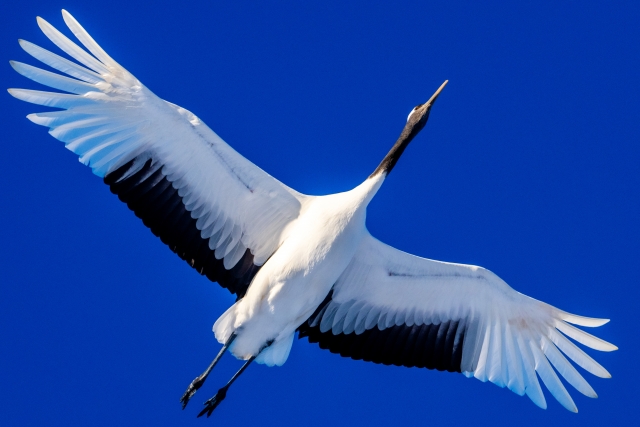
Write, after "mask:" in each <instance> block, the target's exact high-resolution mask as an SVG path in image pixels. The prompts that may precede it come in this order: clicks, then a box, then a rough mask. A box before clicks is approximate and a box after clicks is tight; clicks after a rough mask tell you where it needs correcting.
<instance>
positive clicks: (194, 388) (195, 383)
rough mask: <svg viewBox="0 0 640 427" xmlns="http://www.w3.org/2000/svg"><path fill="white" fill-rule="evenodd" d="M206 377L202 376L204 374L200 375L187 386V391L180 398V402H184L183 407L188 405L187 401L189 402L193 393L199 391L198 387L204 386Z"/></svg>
mask: <svg viewBox="0 0 640 427" xmlns="http://www.w3.org/2000/svg"><path fill="white" fill-rule="evenodd" d="M205 378H206V377H205ZM205 378H202V376H200V377H198V378H196V379H195V380H193V381H191V384H189V387H187V391H185V392H184V394H183V395H182V397H181V398H180V402H182V409H184V408H186V407H187V403H189V399H191V398H192V397H193V395H194V394H196V391H198V389H199V388H200V387H202V384H204V380H205Z"/></svg>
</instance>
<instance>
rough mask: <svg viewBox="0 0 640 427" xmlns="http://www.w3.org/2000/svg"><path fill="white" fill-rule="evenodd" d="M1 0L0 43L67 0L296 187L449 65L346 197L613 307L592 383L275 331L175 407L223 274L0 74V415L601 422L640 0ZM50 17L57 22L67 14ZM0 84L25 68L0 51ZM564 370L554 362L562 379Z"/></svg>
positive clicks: (369, 140)
mask: <svg viewBox="0 0 640 427" xmlns="http://www.w3.org/2000/svg"><path fill="white" fill-rule="evenodd" d="M344 3H345V2H314V3H313V4H312V3H311V2H304V3H303V2H278V3H277V4H270V5H266V4H263V3H261V2H243V1H236V2H204V1H202V2H194V1H182V2H167V1H158V0H156V1H154V2H137V1H127V2H124V1H119V0H114V1H111V2H109V3H108V7H107V6H105V2H91V1H75V0H73V1H72V0H65V1H64V2H57V1H32V0H25V1H22V2H9V4H5V5H3V6H2V14H0V20H1V23H2V25H0V52H1V53H2V57H3V58H4V59H5V60H6V61H8V60H9V59H16V60H22V61H25V62H29V63H34V62H35V61H33V60H31V59H30V58H29V57H28V55H27V54H26V53H24V52H22V51H21V49H20V48H19V46H18V44H17V39H18V38H24V39H27V40H29V41H32V42H34V43H36V44H40V45H42V46H43V47H45V48H51V47H52V45H51V43H50V42H49V41H48V40H47V39H46V38H45V37H44V35H42V34H41V33H40V31H39V29H38V27H37V25H36V22H35V16H36V15H41V16H42V17H44V18H45V19H47V20H49V21H50V22H51V23H52V24H54V25H55V26H57V27H58V28H59V29H61V30H62V29H63V27H64V24H63V21H62V18H61V16H60V9H61V8H66V9H67V10H69V11H70V12H71V13H72V14H74V16H75V17H76V18H77V19H78V20H79V21H80V22H81V23H82V24H83V25H84V26H85V28H86V29H87V30H88V31H89V32H90V33H91V34H92V35H93V37H94V38H95V39H96V40H97V41H98V42H99V43H100V44H101V45H102V46H103V47H104V48H105V50H106V51H107V52H109V54H110V55H111V56H113V57H114V58H115V59H116V60H117V61H118V62H119V63H121V64H123V65H124V66H125V67H126V68H127V69H128V70H129V71H131V72H132V73H133V74H134V75H135V76H136V77H138V78H139V79H140V80H141V81H142V82H143V83H144V84H145V85H147V86H148V87H149V88H150V89H151V90H153V91H154V92H155V93H156V94H157V95H159V96H160V97H162V98H164V99H167V100H169V101H171V102H174V103H176V104H179V105H181V106H183V107H185V108H187V109H189V110H191V111H193V112H194V113H195V114H197V115H198V116H199V117H200V118H201V119H202V120H203V121H205V122H206V123H207V124H208V125H209V126H210V127H211V128H212V129H214V130H215V131H216V132H217V133H218V134H219V135H220V136H221V137H222V138H223V139H225V140H226V141H227V142H228V143H229V144H231V145H232V146H233V147H234V148H236V149H237V150H238V151H239V152H240V153H242V154H243V155H245V156H246V157H248V158H249V159H250V160H251V161H253V162H254V163H256V164H257V165H258V166H260V167H262V168H263V169H265V170H266V171H268V172H269V173H270V174H272V175H274V176H275V177H277V178H278V179H280V180H281V181H283V182H285V183H286V184H288V185H290V186H291V187H293V188H295V189H297V190H299V191H301V192H305V193H309V194H325V193H331V192H336V191H343V190H347V189H350V188H352V187H353V186H355V185H357V184H358V183H360V182H361V181H362V180H364V179H365V178H366V177H367V175H368V174H369V173H371V172H372V171H373V169H374V168H375V167H376V166H377V164H378V162H379V161H380V160H381V159H382V157H383V156H384V154H385V153H386V152H387V150H388V149H389V148H390V146H391V145H392V144H393V142H394V141H395V139H396V137H397V135H398V134H399V132H400V130H401V128H402V126H403V124H404V121H405V119H406V116H407V114H408V113H409V111H410V110H411V108H412V107H413V106H414V105H416V104H419V103H422V102H424V101H425V100H426V99H427V98H428V97H429V96H430V95H431V93H433V91H434V90H435V89H436V88H437V87H438V86H439V85H440V84H441V83H442V81H444V80H445V79H449V80H450V83H449V85H448V86H447V88H446V89H445V91H444V92H443V94H442V95H441V97H440V99H439V100H438V103H437V104H436V105H435V107H434V109H433V111H432V114H431V117H430V121H429V123H428V126H427V127H426V128H425V130H424V131H423V132H422V133H421V134H420V136H419V137H418V138H416V140H414V142H413V143H412V144H411V146H410V147H409V149H408V150H407V151H406V153H405V155H404V157H403V158H402V160H401V161H400V162H399V163H398V166H397V167H396V168H395V169H394V171H393V174H391V175H390V177H389V179H388V180H387V181H386V182H385V184H384V186H383V188H382V189H381V191H380V192H379V193H378V195H377V196H376V198H375V199H374V201H373V202H372V204H371V205H370V207H369V211H368V220H367V221H368V222H367V223H368V227H369V229H370V231H371V232H372V234H373V235H375V236H376V237H378V238H380V239H381V240H383V241H385V242H387V243H389V244H391V245H393V246H395V247H397V248H400V249H402V250H405V251H408V252H411V253H415V254H417V255H421V256H425V257H429V258H434V259H441V260H447V261H455V262H463V263H470V264H477V265H482V266H484V267H487V268H489V269H491V270H492V271H494V272H495V273H497V274H498V275H500V276H501V277H502V278H503V279H504V280H505V281H507V283H509V284H510V285H511V286H512V287H514V288H515V289H517V290H518V291H520V292H523V293H525V294H528V295H530V296H532V297H534V298H537V299H541V300H543V301H546V302H548V303H551V304H553V305H555V306H558V307H559V308H562V309H565V310H567V311H570V312H574V313H577V314H582V315H587V316H594V317H606V318H611V319H612V321H611V323H609V324H608V325H606V326H604V327H601V328H599V329H597V330H596V331H595V332H596V334H597V335H599V336H601V337H602V338H604V339H606V340H608V341H611V342H613V343H615V344H616V345H618V346H619V347H620V350H619V351H617V352H613V353H599V352H590V354H592V355H593V356H594V357H595V358H596V359H597V360H598V361H599V362H601V363H602V364H603V365H604V366H605V367H606V368H607V369H608V370H609V371H610V372H611V374H612V376H613V378H612V379H609V380H603V379H599V378H596V377H593V376H591V375H590V374H588V373H585V378H587V379H588V381H589V382H590V383H591V384H592V385H593V387H594V388H595V390H596V391H597V393H598V394H599V398H598V399H596V400H591V399H589V398H586V397H584V396H582V395H580V394H579V393H578V392H576V391H575V390H571V389H570V392H571V394H572V396H573V397H574V399H575V401H576V404H577V406H578V408H579V410H580V412H579V413H578V414H577V415H576V414H572V413H569V412H568V411H566V410H564V409H563V408H562V407H561V406H560V404H558V403H557V402H556V401H555V400H553V398H552V397H551V396H550V395H549V394H548V393H546V397H547V401H548V403H549V408H548V409H547V410H546V411H543V410H541V409H539V408H537V407H536V406H535V405H533V404H532V403H531V402H530V401H529V400H528V399H527V398H526V397H518V396H516V395H515V394H513V393H511V392H509V391H507V390H504V389H500V388H498V387H496V386H494V385H492V384H483V383H481V382H479V381H477V380H471V379H466V378H464V377H463V376H462V375H459V374H458V375H456V374H449V373H441V372H433V371H428V370H420V369H415V368H414V369H407V368H397V367H385V366H378V365H373V364H368V363H364V362H355V361H352V360H349V359H342V358H340V357H339V356H336V355H333V354H330V353H328V352H325V351H322V350H320V349H319V348H318V347H317V346H315V345H310V344H308V343H307V342H306V340H304V341H302V340H301V341H296V343H295V344H294V348H293V350H292V353H291V356H290V358H289V360H288V362H287V363H286V364H285V366H283V367H281V368H266V367H264V366H257V365H256V366H252V367H250V369H249V370H248V371H247V372H246V373H245V374H244V375H243V377H242V378H241V379H240V380H239V381H238V382H237V383H236V385H234V388H232V389H231V390H230V392H229V395H228V398H227V400H226V401H225V402H224V403H223V404H222V405H221V406H220V407H219V408H218V409H217V410H216V412H215V413H214V415H213V417H214V420H213V421H212V420H209V421H204V420H202V419H199V420H198V419H196V418H195V415H196V413H197V409H198V407H199V404H200V402H201V401H204V400H205V399H206V398H208V397H210V396H211V395H212V394H213V393H214V392H215V390H217V388H218V387H219V385H222V384H223V383H224V382H226V380H227V379H228V378H229V377H230V376H231V375H232V374H233V372H235V370H236V369H237V368H238V367H239V366H240V362H238V361H236V360H234V359H233V358H231V357H230V356H227V357H226V358H225V359H223V362H222V363H221V365H219V367H217V368H216V370H215V371H214V372H213V374H212V376H211V377H210V378H209V380H208V382H207V384H206V385H205V387H204V388H203V389H201V391H200V392H198V394H197V395H196V396H195V397H194V400H193V401H192V403H191V405H190V406H189V407H188V409H187V410H186V411H181V410H180V405H179V402H178V400H179V398H180V396H181V395H182V393H183V391H184V389H185V388H186V386H187V385H188V384H189V382H190V381H191V380H192V379H193V377H194V376H195V375H197V374H199V373H200V372H201V371H202V370H203V369H204V367H205V366H206V365H207V364H208V363H209V361H210V359H211V358H212V356H213V355H214V353H215V352H217V351H218V349H219V345H218V344H217V343H216V342H215V340H214V338H213V334H212V333H211V326H212V324H213V322H214V321H215V320H216V318H217V317H218V316H219V315H220V314H221V313H222V312H223V311H224V310H225V309H226V308H227V307H228V306H229V305H230V304H232V302H233V297H232V296H231V295H230V294H229V293H228V292H227V291H225V290H223V289H221V288H219V287H218V286H217V285H215V284H211V283H209V282H208V281H207V280H206V279H205V278H203V277H200V276H199V275H198V274H196V273H194V272H193V270H191V269H190V268H189V267H188V266H187V265H186V264H185V263H184V262H183V261H181V260H180V259H179V258H177V257H176V256H175V255H174V254H173V253H171V251H169V250H168V249H167V248H166V247H164V245H163V244H162V243H161V242H160V241H159V240H158V239H157V238H155V237H154V236H153V235H152V234H151V233H150V232H149V231H148V230H147V229H146V228H145V227H143V226H142V224H141V223H140V221H139V220H138V219H137V218H136V217H135V216H134V215H133V214H131V213H130V212H129V211H128V209H127V208H126V206H124V205H122V204H121V203H119V202H118V201H117V199H116V197H115V196H113V195H112V194H110V193H109V190H108V188H107V187H106V186H105V185H103V184H102V183H101V182H100V180H99V179H96V178H95V177H94V176H93V175H92V174H91V172H90V170H89V169H87V168H85V167H82V166H81V165H80V164H79V163H78V162H77V160H76V158H75V157H74V156H73V155H72V154H71V153H70V152H68V151H66V150H65V149H64V148H63V146H62V143H60V142H58V141H56V140H55V139H53V138H51V137H50V136H49V135H47V134H46V130H45V129H43V128H40V127H37V126H35V125H32V124H31V123H29V122H28V121H27V120H26V119H25V118H24V117H25V116H26V115H27V114H28V113H31V112H36V111H41V109H40V107H37V106H32V105H27V104H24V103H21V102H19V101H17V100H15V99H13V98H11V97H10V96H9V95H8V94H5V95H3V96H2V97H0V113H1V115H2V126H3V138H2V141H3V143H2V160H1V162H2V167H1V168H0V182H2V183H3V197H0V210H1V212H2V218H3V221H2V222H1V223H0V227H1V231H0V236H2V237H1V239H2V240H1V242H2V246H1V247H0V251H1V252H2V256H1V257H0V263H1V265H0V267H1V271H2V282H3V285H2V286H0V336H2V351H1V352H0V361H1V362H2V363H0V384H2V387H1V388H0V424H1V425H7V426H32V425H33V426H41V425H47V426H58V425H59V426H74V425H82V426H86V425H91V426H113V425H132V426H139V425H154V426H165V425H166V426H174V425H181V426H187V425H211V424H212V423H216V424H217V425H223V424H224V425H249V423H253V424H256V423H260V425H278V426H285V425H306V426H316V425H317V426H320V425H327V424H331V425H336V426H341V425H405V424H406V425H415V424H418V423H420V424H430V425H462V423H471V422H473V423H474V424H475V425H513V424H516V423H517V424H518V425H521V426H528V425H532V426H533V425H535V426H539V425H542V424H544V425H563V426H571V425H580V426H591V425H603V424H605V423H606V424H608V425H623V423H626V424H629V423H631V422H632V421H630V420H637V418H638V416H639V415H640V411H639V410H638V407H637V403H636V400H637V399H636V395H637V387H636V383H635V379H636V378H635V374H634V372H635V369H634V368H635V363H637V360H638V359H639V358H640V343H639V339H638V336H639V334H638V332H637V326H636V322H637V319H636V317H637V316H636V313H637V304H638V299H639V298H638V297H639V291H638V274H637V262H638V255H639V252H640V251H639V247H638V246H639V244H638V242H639V237H640V236H639V234H640V233H639V227H638V214H639V212H640V197H639V191H638V188H639V184H640V177H639V174H638V166H639V164H640V149H639V136H640V121H639V118H640V108H639V107H638V99H639V98H640V96H639V95H640V88H639V84H638V80H637V76H638V68H639V67H638V66H639V64H640V61H639V57H638V46H639V45H640V32H638V28H637V23H638V22H640V16H639V15H640V7H639V6H638V5H637V3H635V2H615V3H614V2H606V4H605V2H565V3H563V4H560V3H559V2H550V1H549V2H546V1H539V2H535V3H533V2H532V3H533V4H531V5H524V4H521V3H524V2H453V1H452V2H440V3H442V4H431V3H432V2H424V1H420V2H402V4H397V3H399V2H394V3H392V2H386V3H382V2H360V3H358V2H349V4H344ZM67 34H68V32H67ZM0 81H1V82H2V84H3V86H5V87H30V88H35V87H37V86H36V85H35V84H32V83H30V82H28V81H26V79H24V78H22V77H21V76H19V75H18V74H17V73H15V72H13V70H11V68H10V67H9V65H8V63H6V65H5V66H4V67H1V68H0ZM568 387H570V386H568Z"/></svg>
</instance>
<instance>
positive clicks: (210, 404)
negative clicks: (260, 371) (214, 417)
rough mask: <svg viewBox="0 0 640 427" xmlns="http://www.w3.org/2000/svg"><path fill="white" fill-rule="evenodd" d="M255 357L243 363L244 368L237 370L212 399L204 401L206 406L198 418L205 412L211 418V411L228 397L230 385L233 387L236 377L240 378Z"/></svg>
mask: <svg viewBox="0 0 640 427" xmlns="http://www.w3.org/2000/svg"><path fill="white" fill-rule="evenodd" d="M255 358H256V356H253V357H252V358H251V359H249V360H247V361H246V362H245V363H244V365H242V368H240V370H238V372H236V373H235V375H234V376H233V377H231V379H230V380H229V382H228V383H227V384H226V385H225V386H224V387H222V388H221V389H220V390H218V392H217V393H216V394H215V395H214V396H213V397H212V398H211V399H209V400H207V401H206V402H204V404H205V407H204V409H203V410H202V411H201V412H200V413H199V414H198V418H200V417H201V416H203V415H204V414H207V418H209V417H210V416H211V413H212V412H213V410H214V409H216V408H217V407H218V405H219V404H220V402H222V401H223V400H224V398H225V397H227V390H228V389H229V387H231V384H233V382H234V381H235V380H236V378H238V377H239V376H240V374H242V373H243V372H244V370H245V369H247V367H248V366H249V364H250V363H251V362H253V361H254V360H255Z"/></svg>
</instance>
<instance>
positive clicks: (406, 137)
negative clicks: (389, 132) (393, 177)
mask: <svg viewBox="0 0 640 427" xmlns="http://www.w3.org/2000/svg"><path fill="white" fill-rule="evenodd" d="M430 112H431V107H430V106H429V107H428V109H427V111H426V113H425V114H424V116H423V117H421V118H420V119H418V120H415V119H414V117H413V116H412V117H410V118H409V121H407V124H406V125H405V127H404V129H402V133H401V134H400V136H399V137H398V140H397V141H396V143H395V144H393V147H391V150H389V152H388V153H387V155H386V156H384V159H382V162H380V164H379V165H378V167H377V168H376V170H374V171H373V173H372V174H371V175H369V178H373V177H374V176H376V175H378V174H381V173H384V174H386V175H389V173H391V170H392V169H393V167H394V166H395V165H396V163H397V162H398V159H400V156H402V153H404V149H405V148H407V146H408V145H409V143H410V142H411V140H413V138H415V136H416V135H417V134H418V133H419V132H420V131H421V130H422V128H424V126H425V125H426V124H427V119H428V118H429V113H430Z"/></svg>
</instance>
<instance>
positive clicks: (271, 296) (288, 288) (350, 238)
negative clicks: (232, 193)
mask: <svg viewBox="0 0 640 427" xmlns="http://www.w3.org/2000/svg"><path fill="white" fill-rule="evenodd" d="M341 202H342V203H341ZM314 204H315V205H314V206H310V207H309V208H308V209H307V211H306V212H305V213H304V215H302V216H301V217H300V218H299V219H298V220H297V222H296V224H295V226H294V227H292V229H291V231H290V233H289V235H288V237H287V238H286V239H285V241H284V242H283V243H282V245H281V246H280V248H279V249H278V250H277V251H276V252H275V253H274V254H273V255H272V257H271V258H270V259H269V260H268V261H267V262H266V263H265V265H264V266H263V267H262V269H260V271H259V272H258V274H257V275H256V277H255V278H254V281H253V283H252V284H251V286H250V287H249V289H248V291H247V294H246V296H245V299H246V300H247V301H246V302H247V303H248V304H251V305H252V306H253V307H252V309H251V310H248V312H251V313H256V314H257V313H259V312H266V313H280V314H284V313H285V312H286V313H287V314H286V315H285V317H289V318H290V320H291V321H292V319H294V318H295V319H298V318H301V317H304V318H303V319H302V320H301V321H300V322H303V321H304V320H306V317H305V316H307V317H308V316H309V315H310V314H311V313H313V311H314V310H315V309H316V307H317V306H318V305H319V304H320V303H321V302H322V300H323V299H324V298H325V296H326V295H327V294H328V293H329V291H330V290H331V287H332V286H333V285H334V283H335V282H336V281H337V279H338V277H340V275H341V274H342V272H343V271H344V270H345V269H346V267H347V266H348V265H349V262H350V261H351V259H352V258H353V256H354V254H355V252H356V249H357V247H358V245H359V243H360V241H361V240H362V238H363V236H364V234H365V231H366V229H365V208H362V209H358V207H357V206H356V207H353V206H349V205H348V204H347V203H344V202H343V201H342V200H340V198H338V197H331V196H330V197H326V198H318V200H316V201H314ZM296 327H297V325H296Z"/></svg>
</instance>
